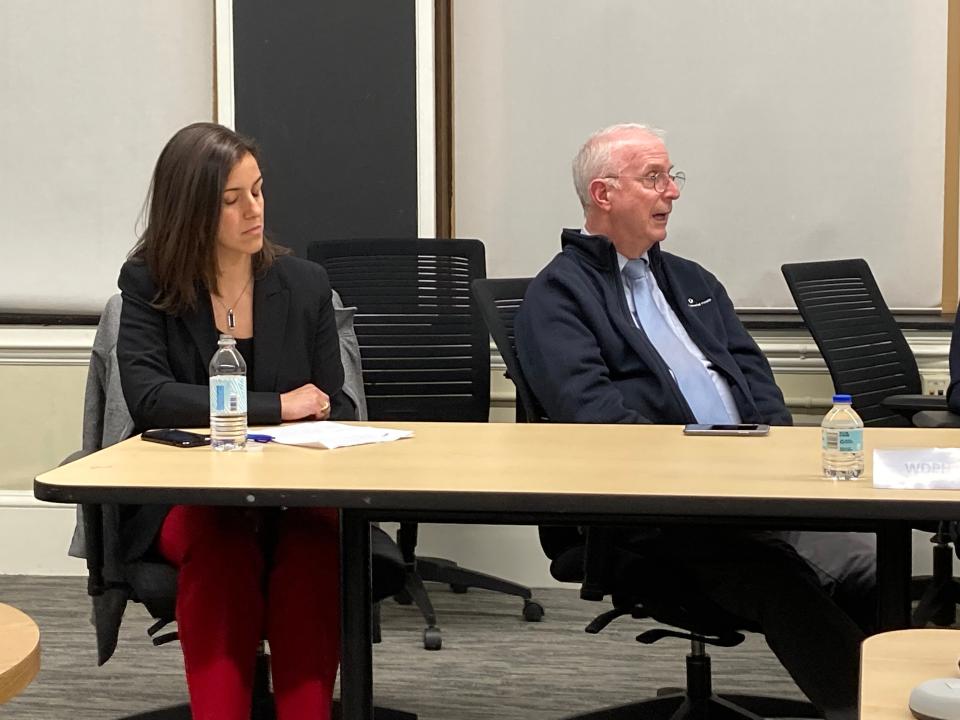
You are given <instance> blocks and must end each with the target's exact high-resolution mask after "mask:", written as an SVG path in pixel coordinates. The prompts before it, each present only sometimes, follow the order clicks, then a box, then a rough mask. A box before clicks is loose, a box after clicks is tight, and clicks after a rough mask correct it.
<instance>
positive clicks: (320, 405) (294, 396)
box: [280, 383, 330, 422]
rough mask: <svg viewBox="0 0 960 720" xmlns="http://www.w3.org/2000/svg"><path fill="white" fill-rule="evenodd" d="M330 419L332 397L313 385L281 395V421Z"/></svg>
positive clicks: (302, 386)
mask: <svg viewBox="0 0 960 720" xmlns="http://www.w3.org/2000/svg"><path fill="white" fill-rule="evenodd" d="M329 417H330V396H329V395H327V394H326V393H325V392H324V391H323V390H321V389H320V388H318V387H317V386H316V385H314V384H313V383H307V384H306V385H301V386H300V387H298V388H297V389H296V390H291V391H290V392H285V393H282V394H281V395H280V419H281V420H283V421H284V422H290V421H292V420H326V419H327V418H329Z"/></svg>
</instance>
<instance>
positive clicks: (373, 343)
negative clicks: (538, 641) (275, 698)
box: [307, 239, 543, 650]
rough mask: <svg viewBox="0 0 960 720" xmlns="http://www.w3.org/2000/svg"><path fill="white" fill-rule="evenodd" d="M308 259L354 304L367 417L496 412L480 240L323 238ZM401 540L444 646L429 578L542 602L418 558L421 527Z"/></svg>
mask: <svg viewBox="0 0 960 720" xmlns="http://www.w3.org/2000/svg"><path fill="white" fill-rule="evenodd" d="M307 256H308V257H309V258H310V259H311V260H313V261H315V262H318V263H320V264H321V265H323V266H324V267H325V268H326V270H327V274H328V275H329V276H330V284H331V285H332V286H333V287H334V288H335V289H336V290H337V291H338V292H339V293H340V295H341V297H342V298H343V302H344V304H345V305H348V306H355V307H356V308H357V312H356V315H355V316H354V330H355V331H356V334H357V339H358V341H359V343H360V354H361V356H362V358H363V385H364V390H365V392H366V396H367V412H368V417H369V418H370V420H371V421H384V422H391V421H403V420H422V421H461V422H486V421H487V419H488V417H489V413H490V343H489V338H488V336H487V333H486V330H485V328H484V326H483V321H482V320H481V319H480V316H479V314H478V313H477V310H476V305H475V303H474V301H473V299H472V297H471V294H470V281H471V280H473V279H474V278H482V277H484V276H485V275H486V260H485V255H484V249H483V243H481V242H480V241H479V240H442V239H373V240H363V239H352V240H321V241H317V242H314V243H312V244H311V245H310V247H309V248H308V249H307ZM397 543H398V544H399V545H400V549H401V552H402V553H403V556H404V558H405V560H406V562H407V564H408V568H409V573H408V575H407V585H406V590H405V592H404V593H403V594H401V595H400V596H399V597H398V600H399V601H400V602H403V603H409V602H410V601H411V600H412V601H413V602H415V603H416V604H417V606H418V607H419V609H420V612H421V613H422V614H423V616H424V619H425V620H426V622H427V627H426V629H425V630H424V633H423V644H424V647H425V648H427V649H428V650H439V649H440V647H441V645H442V637H441V634H440V629H439V628H438V627H437V619H436V613H435V611H434V609H433V604H432V603H431V602H430V597H429V596H428V595H427V592H426V589H425V588H424V586H423V581H425V580H426V581H433V582H440V583H445V584H447V585H449V586H450V588H451V589H452V590H453V591H454V592H466V590H467V588H471V587H476V588H485V589H487V590H493V591H494V592H500V593H505V594H508V595H516V596H517V597H520V598H522V599H523V617H524V618H525V619H526V620H529V621H538V620H540V619H541V618H542V617H543V607H542V606H541V605H540V604H539V603H538V602H536V601H534V600H533V599H532V598H533V594H532V593H531V591H530V589H529V588H527V587H524V586H522V585H518V584H517V583H513V582H509V581H507V580H503V579H501V578H497V577H493V576H491V575H487V574H485V573H480V572H477V571H474V570H468V569H466V568H462V567H460V566H459V565H457V564H456V563H455V562H453V561H451V560H445V559H441V558H430V557H418V556H417V555H416V544H417V525H416V523H408V522H402V523H400V530H399V532H398V533H397Z"/></svg>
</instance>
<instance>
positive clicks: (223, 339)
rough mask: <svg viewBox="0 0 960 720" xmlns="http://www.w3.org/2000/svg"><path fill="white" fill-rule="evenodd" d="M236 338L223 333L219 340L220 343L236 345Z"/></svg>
mask: <svg viewBox="0 0 960 720" xmlns="http://www.w3.org/2000/svg"><path fill="white" fill-rule="evenodd" d="M236 342H237V341H236V340H234V339H233V335H230V334H228V333H223V334H221V335H220V339H219V340H217V344H218V345H235V344H236Z"/></svg>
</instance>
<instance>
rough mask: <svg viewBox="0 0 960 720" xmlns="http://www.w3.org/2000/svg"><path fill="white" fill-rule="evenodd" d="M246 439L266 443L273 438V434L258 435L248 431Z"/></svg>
mask: <svg viewBox="0 0 960 720" xmlns="http://www.w3.org/2000/svg"><path fill="white" fill-rule="evenodd" d="M247 440H253V441H254V442H258V443H268V442H270V441H271V440H273V435H260V434H258V433H248V434H247Z"/></svg>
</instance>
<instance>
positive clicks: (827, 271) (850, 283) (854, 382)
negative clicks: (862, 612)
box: [781, 259, 960, 626]
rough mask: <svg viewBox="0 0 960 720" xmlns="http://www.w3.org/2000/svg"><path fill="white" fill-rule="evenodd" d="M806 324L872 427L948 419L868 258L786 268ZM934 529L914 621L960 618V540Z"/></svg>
mask: <svg viewBox="0 0 960 720" xmlns="http://www.w3.org/2000/svg"><path fill="white" fill-rule="evenodd" d="M781 271H782V272H783V277H784V278H785V279H786V281H787V286H788V287H789V288H790V294H791V295H793V299H794V301H795V302H796V303H797V309H798V310H799V311H800V315H801V317H802V318H803V321H804V324H805V325H806V326H807V329H808V330H809V331H810V334H811V335H812V336H813V340H814V342H816V344H817V347H818V348H819V349H820V354H821V355H822V356H823V359H824V361H825V362H826V364H827V369H828V370H829V371H830V377H831V378H832V379H833V386H834V390H835V392H837V393H844V394H847V395H850V397H851V398H852V399H853V408H854V409H855V410H856V411H857V413H858V414H859V415H860V417H861V418H862V419H863V424H864V426H865V427H910V426H912V425H914V419H915V418H916V421H917V424H918V425H921V426H926V427H930V426H935V425H936V424H939V423H945V422H948V421H949V417H948V415H947V413H946V410H947V401H946V398H945V397H942V396H936V395H933V396H931V395H923V394H921V393H922V381H921V378H920V371H919V369H918V368H917V361H916V358H915V357H914V355H913V352H912V351H911V350H910V346H909V344H907V341H906V338H904V336H903V333H902V332H901V331H900V328H899V326H898V325H897V321H896V320H895V319H894V317H893V313H891V312H890V310H889V308H888V307H887V304H886V302H884V299H883V295H881V293H880V288H879V287H878V286H877V282H876V280H875V279H874V277H873V273H871V272H870V267H869V266H868V265H867V262H866V261H865V260H863V259H854V260H827V261H822V262H808V263H791V264H786V265H783V266H782V267H781ZM925 529H929V530H931V531H932V532H934V535H933V537H932V538H931V542H932V543H933V545H934V548H933V575H932V576H931V577H916V578H914V579H913V582H912V584H911V592H912V595H913V599H914V600H918V601H919V602H918V604H917V607H916V609H915V610H914V613H913V623H914V624H915V625H918V626H924V625H926V624H927V623H928V622H930V621H932V622H933V623H934V624H936V625H941V626H949V625H952V624H953V623H954V622H955V620H956V606H957V603H958V602H960V582H958V581H957V580H956V579H955V578H954V577H953V550H952V549H951V547H950V543H951V542H952V540H953V538H952V535H951V531H950V525H949V523H947V522H941V523H939V524H938V526H937V527H936V528H925Z"/></svg>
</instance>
